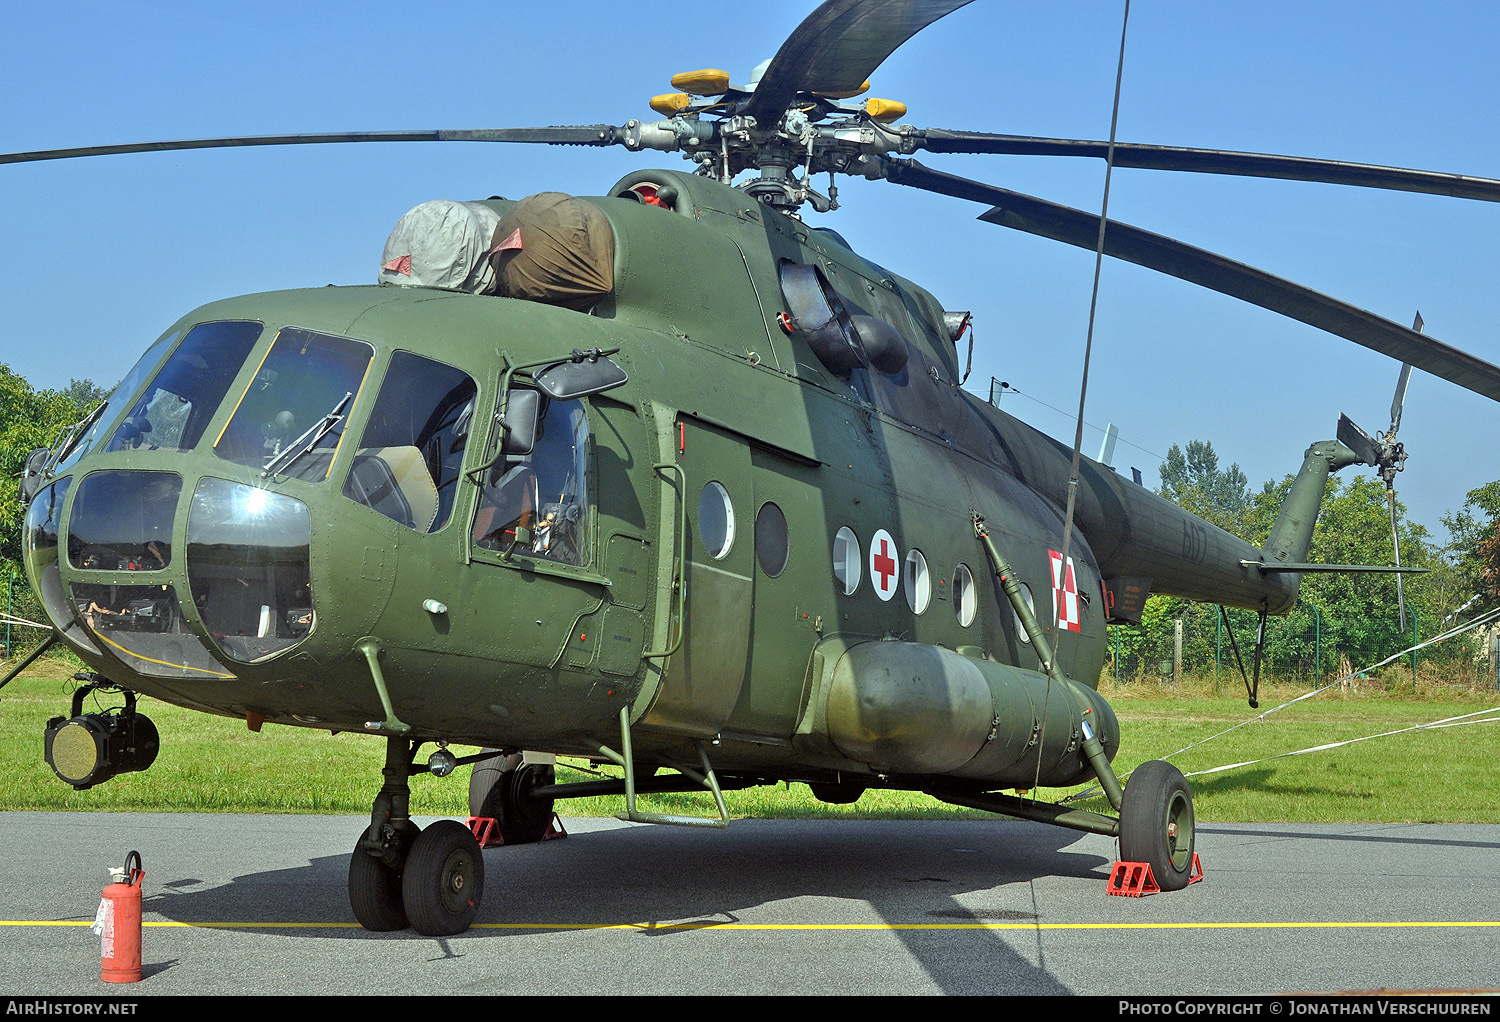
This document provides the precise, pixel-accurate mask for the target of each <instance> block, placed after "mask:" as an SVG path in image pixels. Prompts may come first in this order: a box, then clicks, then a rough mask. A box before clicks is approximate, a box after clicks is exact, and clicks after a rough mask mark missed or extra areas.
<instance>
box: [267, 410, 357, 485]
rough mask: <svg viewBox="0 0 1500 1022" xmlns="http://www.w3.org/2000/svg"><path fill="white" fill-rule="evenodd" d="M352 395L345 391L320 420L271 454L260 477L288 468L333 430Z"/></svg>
mask: <svg viewBox="0 0 1500 1022" xmlns="http://www.w3.org/2000/svg"><path fill="white" fill-rule="evenodd" d="M353 396H354V391H352V390H350V391H346V392H345V393H344V396H343V397H342V398H340V399H339V403H338V404H336V405H334V406H333V407H332V408H330V409H329V410H328V414H327V415H325V416H323V419H322V421H321V422H318V423H317V424H315V425H313V426H312V427H310V428H309V429H308V430H307V432H306V433H303V434H302V435H301V436H299V437H298V438H297V439H295V440H293V441H292V442H291V443H290V444H288V445H287V448H286V450H284V451H282V452H281V453H280V454H275V455H272V456H271V459H270V460H269V461H267V462H266V467H265V469H264V470H263V471H262V472H261V474H260V475H261V478H262V479H264V478H265V477H266V476H269V475H271V474H272V473H274V472H275V471H276V470H277V469H279V468H290V467H291V466H292V463H293V462H294V461H296V460H297V459H298V458H300V457H302V455H304V454H306V453H307V452H308V451H310V450H312V449H313V448H314V447H317V446H318V441H320V440H322V439H323V438H324V437H325V436H327V435H328V434H329V433H330V432H331V431H332V430H333V427H334V426H337V425H338V424H339V423H340V422H342V421H343V419H344V414H343V413H344V406H345V405H347V404H348V403H349V399H350V398H352V397H353ZM303 441H306V443H305V444H304V443H303Z"/></svg>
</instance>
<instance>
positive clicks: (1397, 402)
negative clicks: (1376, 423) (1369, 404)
mask: <svg viewBox="0 0 1500 1022" xmlns="http://www.w3.org/2000/svg"><path fill="white" fill-rule="evenodd" d="M1418 322H1420V320H1419V321H1418ZM1410 382H1411V363H1410V362H1403V363H1402V364H1401V375H1400V376H1399V377H1397V378H1396V396H1395V397H1393V398H1392V399H1391V428H1390V429H1388V430H1386V434H1385V438H1386V439H1387V440H1389V439H1391V438H1392V437H1394V436H1395V435H1396V430H1398V429H1400V428H1401V406H1402V405H1404V404H1405V403H1406V385H1407V384H1408V383H1410Z"/></svg>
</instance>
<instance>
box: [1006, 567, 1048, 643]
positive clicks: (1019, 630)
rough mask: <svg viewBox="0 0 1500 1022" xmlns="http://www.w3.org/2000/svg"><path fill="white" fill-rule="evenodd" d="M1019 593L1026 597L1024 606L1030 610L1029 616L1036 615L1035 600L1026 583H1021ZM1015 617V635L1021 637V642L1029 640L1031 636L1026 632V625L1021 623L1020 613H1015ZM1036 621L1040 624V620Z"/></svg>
mask: <svg viewBox="0 0 1500 1022" xmlns="http://www.w3.org/2000/svg"><path fill="white" fill-rule="evenodd" d="M1021 595H1022V596H1024V597H1026V606H1027V607H1028V608H1030V610H1031V616H1032V617H1033V618H1035V617H1036V601H1035V600H1033V599H1032V598H1031V587H1030V586H1029V585H1027V584H1026V583H1025V582H1022V583H1021ZM1012 613H1014V611H1012ZM1015 618H1016V635H1017V636H1019V637H1020V639H1021V641H1022V642H1030V641H1031V636H1030V635H1028V634H1027V633H1026V626H1025V625H1023V624H1022V623H1021V615H1020V614H1015ZM1037 623H1038V624H1041V622H1040V621H1038V622H1037Z"/></svg>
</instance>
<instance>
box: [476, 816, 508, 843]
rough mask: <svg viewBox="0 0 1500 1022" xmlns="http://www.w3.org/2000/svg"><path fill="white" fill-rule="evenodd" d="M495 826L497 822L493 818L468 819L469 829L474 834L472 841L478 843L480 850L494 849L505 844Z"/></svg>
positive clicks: (497, 827)
mask: <svg viewBox="0 0 1500 1022" xmlns="http://www.w3.org/2000/svg"><path fill="white" fill-rule="evenodd" d="M497 824H498V821H497V820H496V819H495V818H494V817H493V816H471V817H469V829H470V830H471V831H473V832H474V840H475V841H478V842H479V847H480V848H495V847H497V846H499V845H503V844H505V839H504V838H502V837H501V836H500V828H499V826H497Z"/></svg>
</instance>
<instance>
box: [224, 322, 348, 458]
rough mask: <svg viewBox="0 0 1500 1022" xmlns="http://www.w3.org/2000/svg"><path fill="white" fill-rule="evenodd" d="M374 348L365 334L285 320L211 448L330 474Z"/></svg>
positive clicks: (243, 456)
mask: <svg viewBox="0 0 1500 1022" xmlns="http://www.w3.org/2000/svg"><path fill="white" fill-rule="evenodd" d="M373 354H374V350H373V349H372V348H371V347H370V346H369V345H368V344H365V343H364V342H362V341H352V340H350V339H348V338H347V337H334V336H332V335H329V334H319V333H314V332H312V331H311V330H302V329H299V328H296V327H287V328H285V329H284V330H282V331H281V333H280V334H278V335H277V337H276V343H275V344H273V345H272V346H271V350H270V351H269V352H267V353H266V357H265V360H264V361H262V362H261V365H260V368H259V369H258V370H256V373H255V377H254V379H252V380H251V381H250V386H249V387H248V388H247V389H246V390H245V393H244V394H242V395H241V396H240V400H239V403H238V404H237V405H236V407H235V410H234V416H233V418H231V419H230V420H229V424H228V425H226V426H225V427H224V432H223V433H222V434H221V435H220V436H219V438H218V440H216V441H215V442H214V453H215V454H217V455H218V456H219V457H221V458H225V459H227V460H229V461H233V462H236V463H237V464H240V465H249V466H251V467H253V468H257V469H261V470H262V471H264V470H266V469H268V468H273V467H274V468H275V469H276V471H278V472H280V473H282V474H285V475H288V476H291V477H294V478H297V479H303V480H306V481H308V482H320V481H322V480H324V479H326V478H328V472H329V470H330V469H331V468H332V466H333V455H334V452H335V451H336V450H337V449H338V444H339V441H340V440H341V439H342V438H343V435H344V424H345V423H346V422H347V421H348V416H349V412H350V410H351V409H352V408H353V403H354V400H355V399H356V396H357V395H358V393H359V389H360V386H361V385H362V384H363V383H364V379H365V373H366V371H367V370H368V369H369V367H370V359H371V357H372V356H373ZM320 423H322V424H326V425H327V428H326V429H322V428H320V427H319V424H320ZM309 430H312V431H313V432H311V433H309ZM299 441H300V443H299ZM294 446H296V447H302V448H305V453H299V452H298V451H295V450H293V449H292V448H293V447H294ZM283 455H285V457H283Z"/></svg>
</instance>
